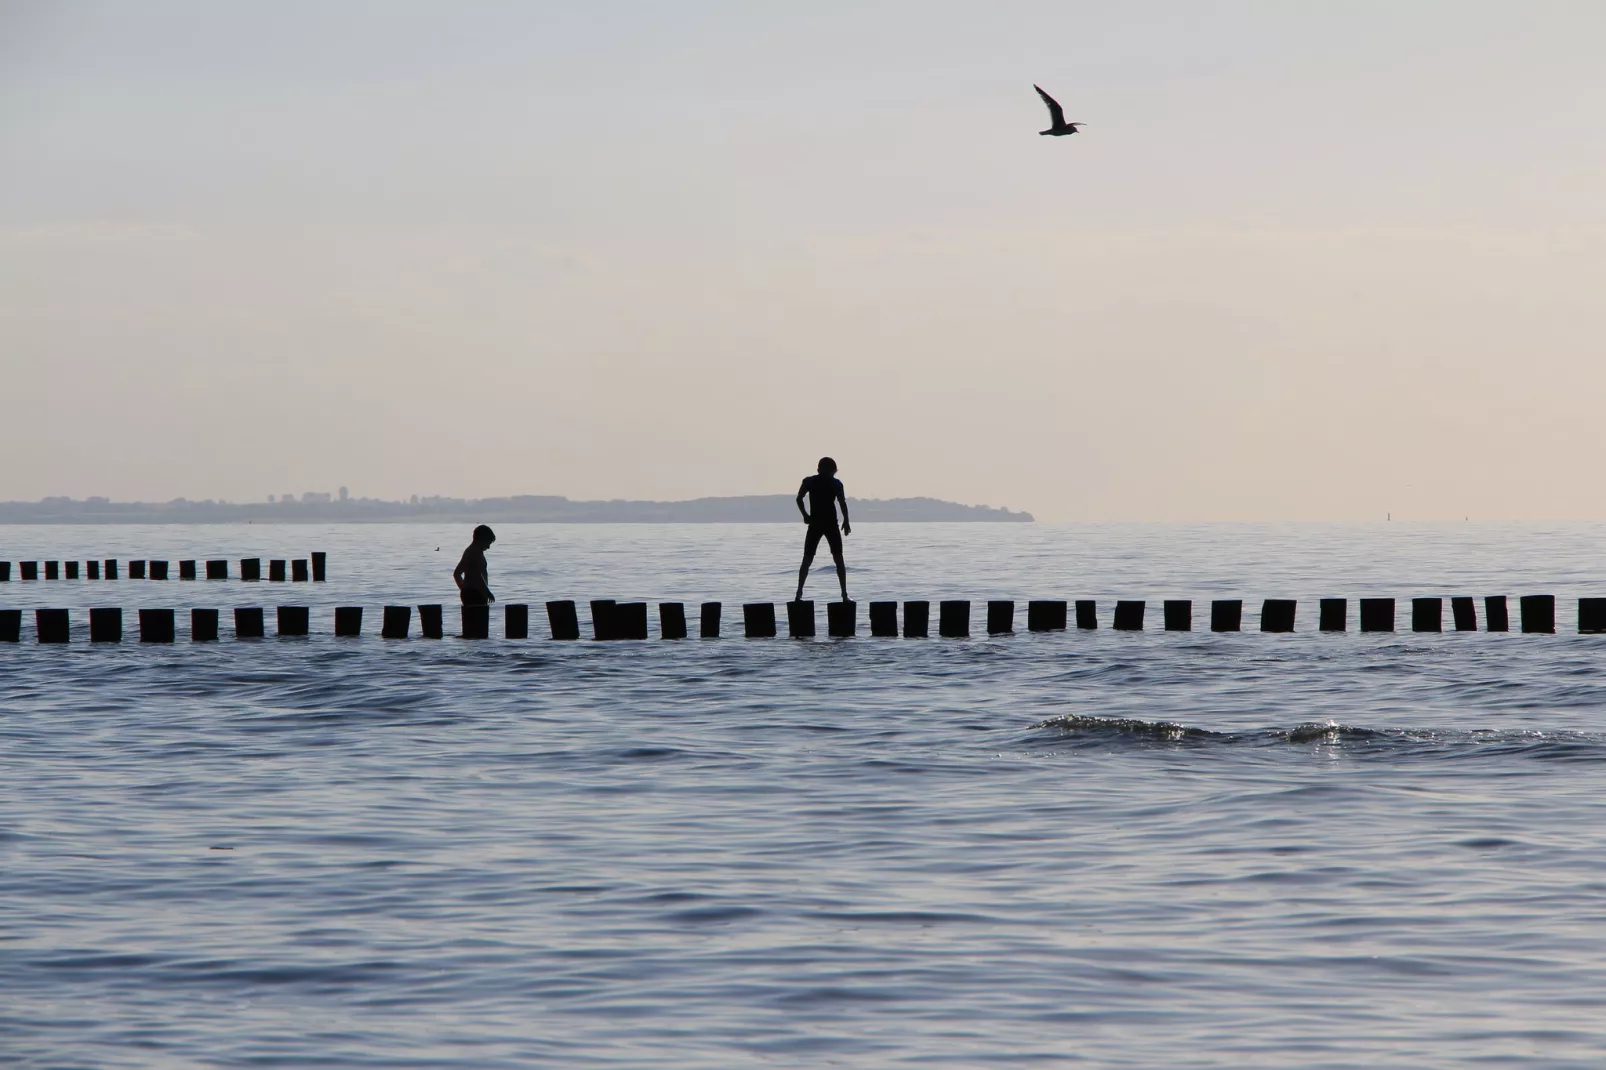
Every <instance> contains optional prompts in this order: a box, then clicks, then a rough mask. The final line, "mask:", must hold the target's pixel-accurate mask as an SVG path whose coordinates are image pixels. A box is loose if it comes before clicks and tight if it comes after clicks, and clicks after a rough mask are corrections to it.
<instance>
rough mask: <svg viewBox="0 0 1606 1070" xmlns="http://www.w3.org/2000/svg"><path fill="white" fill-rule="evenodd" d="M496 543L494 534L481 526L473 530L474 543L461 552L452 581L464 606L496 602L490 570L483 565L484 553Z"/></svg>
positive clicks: (484, 526)
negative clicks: (460, 595) (460, 558)
mask: <svg viewBox="0 0 1606 1070" xmlns="http://www.w3.org/2000/svg"><path fill="white" fill-rule="evenodd" d="M495 541H496V532H494V531H492V530H491V529H490V527H488V526H487V525H485V524H481V525H480V526H479V527H477V528H475V529H474V541H473V542H471V543H469V544H468V549H467V550H464V551H463V559H462V560H461V561H459V562H458V563H457V568H455V569H453V570H452V579H454V580H456V581H457V589H458V591H459V592H460V593H461V594H462V596H463V604H464V605H465V606H483V605H486V604H488V603H491V602H494V601H496V595H494V594H492V593H491V584H490V568H489V567H488V566H487V565H486V564H485V551H486V550H489V549H490V548H491V543H493V542H495Z"/></svg>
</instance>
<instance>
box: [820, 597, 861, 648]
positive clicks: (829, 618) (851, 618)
mask: <svg viewBox="0 0 1606 1070" xmlns="http://www.w3.org/2000/svg"><path fill="white" fill-rule="evenodd" d="M825 634H827V635H829V636H830V637H831V638H832V639H851V638H853V637H854V636H855V635H858V634H859V603H857V602H827V603H826V604H825Z"/></svg>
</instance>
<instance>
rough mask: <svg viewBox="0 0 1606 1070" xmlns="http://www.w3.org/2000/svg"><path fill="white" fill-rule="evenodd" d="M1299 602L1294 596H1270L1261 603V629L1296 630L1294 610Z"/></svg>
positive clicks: (1271, 630)
mask: <svg viewBox="0 0 1606 1070" xmlns="http://www.w3.org/2000/svg"><path fill="white" fill-rule="evenodd" d="M1298 608H1299V603H1298V602H1297V601H1295V600H1294V599H1292V598H1268V599H1266V600H1265V601H1264V602H1262V603H1261V604H1260V630H1261V631H1263V632H1291V631H1293V630H1294V612H1295V610H1297V609H1298Z"/></svg>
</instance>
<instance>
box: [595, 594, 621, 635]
mask: <svg viewBox="0 0 1606 1070" xmlns="http://www.w3.org/2000/svg"><path fill="white" fill-rule="evenodd" d="M614 605H615V602H614V600H613V599H611V598H593V599H592V600H591V638H592V639H594V640H609V639H617V638H619V635H618V632H617V631H616V630H615V628H614V624H613V607H614Z"/></svg>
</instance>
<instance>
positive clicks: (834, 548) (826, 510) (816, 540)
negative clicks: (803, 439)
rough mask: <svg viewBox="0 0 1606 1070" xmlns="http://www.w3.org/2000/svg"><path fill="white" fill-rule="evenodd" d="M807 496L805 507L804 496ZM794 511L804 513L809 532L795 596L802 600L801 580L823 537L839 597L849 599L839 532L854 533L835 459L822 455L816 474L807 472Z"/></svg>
mask: <svg viewBox="0 0 1606 1070" xmlns="http://www.w3.org/2000/svg"><path fill="white" fill-rule="evenodd" d="M804 498H807V499H808V508H806V509H805V508H804V507H803V499H804ZM838 502H841V503H842V528H841V530H840V531H839V530H837V526H836V506H837V503H838ZM797 511H798V512H800V513H802V514H803V523H805V524H807V525H808V526H809V533H808V534H807V535H805V536H804V537H803V567H802V568H800V569H798V570H797V600H798V601H799V602H801V601H802V600H803V584H804V583H805V582H807V581H808V578H809V565H811V564H813V563H814V551H815V550H817V549H819V546H820V539H821V538H822V537H823V538H824V539H825V541H826V543H827V545H829V546H830V547H831V560H833V561H835V562H836V578H837V582H839V583H841V584H842V601H844V602H846V601H848V566H847V564H846V563H845V562H844V561H843V560H842V536H844V535H851V534H853V525H852V524H851V523H849V522H848V496H847V494H846V493H844V492H843V490H842V481H841V480H840V479H838V478H837V477H836V462H835V461H833V460H831V458H829V457H821V458H820V465H819V474H818V475H813V476H808V477H807V478H805V479H804V480H803V485H802V486H801V487H799V488H798V489H797Z"/></svg>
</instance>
